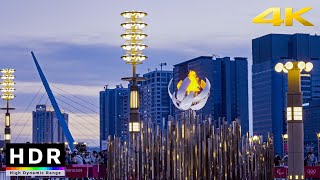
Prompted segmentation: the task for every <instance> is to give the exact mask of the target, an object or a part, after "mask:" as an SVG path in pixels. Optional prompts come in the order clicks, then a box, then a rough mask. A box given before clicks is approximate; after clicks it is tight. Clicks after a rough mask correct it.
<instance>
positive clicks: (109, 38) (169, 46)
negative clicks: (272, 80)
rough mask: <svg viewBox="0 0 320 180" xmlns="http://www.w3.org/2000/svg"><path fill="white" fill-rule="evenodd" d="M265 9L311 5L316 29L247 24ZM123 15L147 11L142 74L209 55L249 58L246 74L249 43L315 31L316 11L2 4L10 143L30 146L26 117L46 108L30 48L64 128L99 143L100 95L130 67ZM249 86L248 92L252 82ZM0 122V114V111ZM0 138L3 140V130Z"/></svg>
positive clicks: (0, 51)
mask: <svg viewBox="0 0 320 180" xmlns="http://www.w3.org/2000/svg"><path fill="white" fill-rule="evenodd" d="M270 7H282V8H285V7H293V8H294V9H295V10H298V9H301V8H303V7H313V9H312V10H311V11H310V12H308V13H307V14H304V15H303V17H304V18H305V19H308V20H309V21H310V22H312V23H313V24H315V26H314V27H304V26H302V25H301V24H299V23H298V22H294V26H293V27H285V26H280V27H273V26H272V25H270V24H265V25H263V24H253V23H252V18H253V17H255V16H256V15H258V14H260V13H261V12H263V11H264V10H266V9H267V8H270ZM126 10H141V11H145V12H147V13H148V14H149V15H148V16H147V17H145V18H144V21H145V22H146V23H148V24H149V26H148V27H147V28H146V29H145V32H146V33H147V34H148V35H149V36H148V38H147V39H146V40H145V41H144V43H145V44H147V45H148V46H149V48H148V49H146V50H145V51H144V53H145V54H146V55H147V56H148V57H149V59H148V60H146V61H145V62H144V64H143V65H140V66H139V67H138V73H141V74H143V73H145V72H147V70H148V69H150V70H154V69H155V68H160V67H159V63H161V62H166V63H167V64H168V65H167V66H166V67H164V69H167V70H171V69H172V68H173V65H174V64H176V63H179V62H183V61H185V60H188V59H191V58H194V57H197V56H203V55H212V54H216V55H219V56H220V57H224V56H230V57H235V56H237V57H248V59H249V71H251V67H250V66H251V59H252V58H251V40H252V39H253V38H256V37H259V36H263V35H266V34H269V33H285V34H293V33H310V34H320V28H319V26H318V25H320V19H319V15H320V6H319V1H316V0H308V1H296V0H295V1H292V0H282V1H278V0H268V1H252V0H242V1H231V0H226V1H218V0H201V1H191V0H183V1H182V0H176V1H170V0H161V1H152V0H135V1H111V0H95V1H85V0H68V1H66V0H55V1H43V0H28V1H17V0H11V1H3V2H1V5H0V24H1V28H0V68H6V67H9V68H14V69H16V70H17V72H16V82H17V85H16V89H17V91H16V98H15V99H14V100H13V101H12V105H13V106H14V107H16V108H17V109H16V110H15V111H14V112H13V115H12V116H13V117H12V122H11V126H12V134H13V137H12V142H15V141H16V142H25V141H31V124H32V118H31V112H32V110H34V109H35V106H36V104H38V103H39V102H40V103H42V104H43V103H47V104H49V103H50V101H48V100H47V99H48V98H47V95H46V94H44V88H41V87H42V84H41V81H40V78H39V76H38V73H37V71H36V68H35V66H34V63H33V61H32V57H31V54H30V51H34V53H35V55H36V56H37V58H38V61H39V63H40V65H41V67H42V69H43V71H44V73H45V74H46V76H47V79H48V81H49V83H51V85H52V89H53V90H54V91H55V92H56V95H57V98H59V99H61V100H62V101H60V100H59V99H58V103H59V104H60V105H61V108H63V109H65V111H66V112H68V113H69V114H70V116H71V118H70V119H69V121H70V123H69V126H70V129H71V133H72V134H73V136H74V138H75V140H77V141H86V142H88V143H89V145H90V146H96V145H97V144H99V143H98V141H99V114H97V112H99V109H98V106H99V91H100V90H103V87H104V85H106V84H108V85H109V86H111V87H114V86H115V85H116V84H119V83H122V84H125V83H124V82H121V80H120V79H121V77H126V76H130V74H131V69H130V67H129V66H128V65H126V64H125V62H124V61H123V60H121V59H120V57H121V56H122V55H123V54H124V51H123V50H122V49H121V48H120V46H121V45H122V44H123V43H124V40H123V39H121V38H120V35H121V34H122V33H123V32H124V29H123V28H122V27H120V24H121V23H122V22H124V18H123V17H121V16H120V13H121V12H123V11H126ZM249 77H251V73H249ZM249 81H250V82H251V78H249ZM212 83H214V82H212ZM249 86H250V88H249V94H250V95H251V84H250V85H249ZM39 89H40V91H39ZM60 89H62V90H63V91H62V90H60ZM38 91H39V93H38V94H37V92H38ZM66 92H68V93H70V94H72V95H75V96H77V97H79V98H81V99H84V100H86V101H88V102H90V103H92V104H89V103H85V102H84V101H81V100H80V99H77V98H75V97H74V96H72V95H70V94H68V93H66ZM57 93H58V94H57ZM36 94H37V96H36ZM43 94H44V95H43ZM42 95H43V98H42V100H41V97H42ZM61 95H62V96H61ZM34 97H35V99H34V100H33V98H34ZM65 97H68V98H70V99H72V100H74V101H76V102H79V103H83V106H81V105H79V103H76V102H73V101H70V100H68V99H65ZM40 100H41V101H40ZM250 104H251V97H250ZM70 105H72V106H70ZM1 106H5V103H4V102H2V104H1ZM84 106H85V107H88V108H89V109H87V108H84ZM68 110H71V111H72V112H73V113H70V112H69V111H68ZM86 114H89V115H86ZM0 117H4V113H3V112H1V113H0ZM3 119H4V118H3ZM87 121H89V122H90V123H88V122H87ZM80 124H82V125H80ZM83 124H85V126H83ZM3 125H4V121H2V123H0V132H3V129H4V127H3ZM0 134H1V139H3V133H0ZM19 134H20V135H19Z"/></svg>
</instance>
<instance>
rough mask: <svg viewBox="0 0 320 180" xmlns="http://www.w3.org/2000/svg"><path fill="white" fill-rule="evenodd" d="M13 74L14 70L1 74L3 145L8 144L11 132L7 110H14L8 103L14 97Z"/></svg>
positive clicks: (4, 70) (6, 70) (3, 71)
mask: <svg viewBox="0 0 320 180" xmlns="http://www.w3.org/2000/svg"><path fill="white" fill-rule="evenodd" d="M14 72H15V70H14V69H2V70H1V73H2V76H1V79H2V82H1V85H2V86H3V87H2V88H1V92H2V95H1V98H2V99H3V100H5V101H6V107H5V108H1V109H2V110H6V113H5V129H4V141H5V144H7V143H10V141H11V132H10V121H11V119H10V112H9V110H14V108H10V107H9V101H10V100H12V99H13V98H14V97H15V96H14V94H13V92H14V91H15V89H14V88H13V85H14V84H15V83H14V81H13V80H14V78H15V76H14V75H13V73H14Z"/></svg>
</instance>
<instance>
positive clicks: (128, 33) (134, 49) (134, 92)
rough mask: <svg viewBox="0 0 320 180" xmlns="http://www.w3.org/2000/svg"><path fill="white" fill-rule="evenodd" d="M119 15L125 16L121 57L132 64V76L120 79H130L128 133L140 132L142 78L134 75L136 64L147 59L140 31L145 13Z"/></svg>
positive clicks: (132, 12) (127, 12) (143, 36)
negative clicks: (139, 90)
mask: <svg viewBox="0 0 320 180" xmlns="http://www.w3.org/2000/svg"><path fill="white" fill-rule="evenodd" d="M121 16H123V17H125V18H126V22H124V23H122V24H121V26H122V27H123V28H125V29H126V30H125V33H124V34H122V35H121V37H122V38H123V39H125V41H126V44H124V45H122V46H121V48H123V49H124V50H125V51H126V54H125V55H124V56H122V57H121V58H122V59H123V60H124V61H126V63H127V64H131V65H132V77H129V78H122V80H125V81H130V82H131V86H130V121H129V132H130V134H133V133H139V132H140V129H141V127H140V113H139V111H138V109H139V93H138V86H137V82H138V81H142V80H143V78H139V77H137V76H136V74H137V73H136V66H137V65H138V64H142V61H144V60H146V59H147V56H145V55H143V54H142V50H144V49H145V48H147V47H148V46H147V45H145V44H142V40H143V39H144V38H146V37H147V35H146V34H144V33H143V32H142V29H143V28H144V27H146V26H147V24H146V23H144V22H142V18H143V17H145V16H147V13H145V12H141V11H125V12H123V13H121Z"/></svg>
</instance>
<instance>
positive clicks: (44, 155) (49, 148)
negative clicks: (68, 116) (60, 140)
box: [6, 144, 65, 176]
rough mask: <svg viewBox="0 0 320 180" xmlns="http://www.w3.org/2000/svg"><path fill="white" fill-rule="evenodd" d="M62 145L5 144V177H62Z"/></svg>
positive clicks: (63, 161) (63, 155)
mask: <svg viewBox="0 0 320 180" xmlns="http://www.w3.org/2000/svg"><path fill="white" fill-rule="evenodd" d="M64 149H65V147H64V144H7V145H6V174H7V176H64V174H65V172H64V165H65V159H64V158H65V151H64Z"/></svg>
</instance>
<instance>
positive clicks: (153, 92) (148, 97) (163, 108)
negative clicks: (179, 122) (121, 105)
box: [139, 70, 174, 126]
mask: <svg viewBox="0 0 320 180" xmlns="http://www.w3.org/2000/svg"><path fill="white" fill-rule="evenodd" d="M172 74H173V73H172V71H161V70H155V71H151V72H148V73H146V74H144V75H143V77H144V78H146V81H142V82H141V83H139V85H140V86H139V89H140V92H139V93H140V115H141V119H142V120H143V121H149V120H151V121H152V122H155V123H156V124H158V125H160V126H162V124H163V122H167V121H168V116H169V115H173V106H174V105H173V104H172V102H171V99H170V97H169V95H168V90H167V89H168V84H169V82H170V80H171V79H172Z"/></svg>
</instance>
